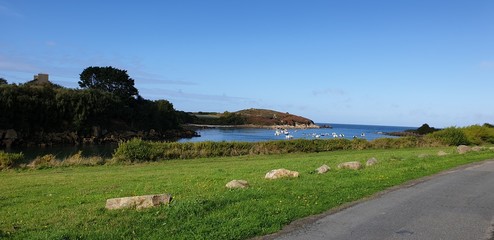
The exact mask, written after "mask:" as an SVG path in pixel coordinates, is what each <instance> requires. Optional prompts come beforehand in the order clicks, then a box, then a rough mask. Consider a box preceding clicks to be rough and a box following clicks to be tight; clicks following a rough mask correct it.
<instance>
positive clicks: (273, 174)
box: [264, 168, 299, 179]
mask: <svg viewBox="0 0 494 240" xmlns="http://www.w3.org/2000/svg"><path fill="white" fill-rule="evenodd" d="M298 175H299V173H298V172H296V171H290V170H287V169H284V168H280V169H274V170H271V171H269V172H268V173H266V176H264V178H266V179H278V178H285V177H291V178H296V177H298Z"/></svg>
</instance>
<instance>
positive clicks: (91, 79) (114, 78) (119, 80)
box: [78, 66, 139, 100]
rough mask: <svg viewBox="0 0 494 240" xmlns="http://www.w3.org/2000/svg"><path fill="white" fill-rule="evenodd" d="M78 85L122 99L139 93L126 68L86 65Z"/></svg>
mask: <svg viewBox="0 0 494 240" xmlns="http://www.w3.org/2000/svg"><path fill="white" fill-rule="evenodd" d="M80 79H81V80H80V81H79V82H78V83H79V87H81V88H88V89H97V90H102V91H105V92H109V93H112V94H114V95H115V96H117V97H119V98H120V99H122V100H126V99H129V98H133V97H135V96H137V95H138V94H139V92H138V90H137V88H135V87H134V79H132V78H130V77H129V75H128V74H127V71H126V70H121V69H118V68H114V67H111V66H109V67H88V68H86V69H84V71H82V73H81V74H80Z"/></svg>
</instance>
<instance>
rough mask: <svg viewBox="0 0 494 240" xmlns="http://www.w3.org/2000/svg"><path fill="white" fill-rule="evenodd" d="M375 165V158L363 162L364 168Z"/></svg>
mask: <svg viewBox="0 0 494 240" xmlns="http://www.w3.org/2000/svg"><path fill="white" fill-rule="evenodd" d="M376 164H377V159H376V158H374V157H373V158H369V159H368V160H367V162H365V166H367V167H369V166H372V165H376Z"/></svg>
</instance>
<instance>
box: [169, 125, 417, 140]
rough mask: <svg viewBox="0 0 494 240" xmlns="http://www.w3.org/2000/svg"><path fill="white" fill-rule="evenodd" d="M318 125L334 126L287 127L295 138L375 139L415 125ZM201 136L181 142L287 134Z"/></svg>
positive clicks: (225, 131) (221, 131) (236, 131)
mask: <svg viewBox="0 0 494 240" xmlns="http://www.w3.org/2000/svg"><path fill="white" fill-rule="evenodd" d="M318 125H320V126H323V125H330V126H332V127H333V128H319V129H298V130H296V129H287V131H288V135H290V136H292V137H293V139H301V138H302V139H315V138H319V139H332V138H346V139H352V138H363V139H367V140H373V139H376V138H383V137H392V136H389V135H385V133H387V132H402V131H404V130H408V129H414V127H397V126H375V125H354V124H331V123H319V124H318ZM198 132H199V134H200V135H201V137H196V138H191V139H181V140H179V141H180V142H200V141H245V142H258V141H270V140H286V139H287V134H285V133H281V134H279V135H276V134H275V130H272V129H252V128H210V129H202V130H199V131H198Z"/></svg>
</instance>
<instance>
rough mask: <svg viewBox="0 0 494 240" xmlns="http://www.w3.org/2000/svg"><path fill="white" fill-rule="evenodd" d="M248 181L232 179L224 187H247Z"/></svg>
mask: <svg viewBox="0 0 494 240" xmlns="http://www.w3.org/2000/svg"><path fill="white" fill-rule="evenodd" d="M248 187H249V183H248V182H247V181H245V180H232V181H230V182H228V183H227V184H226V188H229V189H234V188H248Z"/></svg>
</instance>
